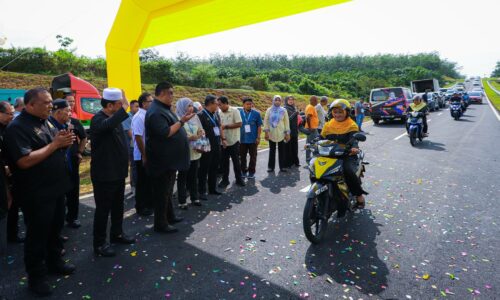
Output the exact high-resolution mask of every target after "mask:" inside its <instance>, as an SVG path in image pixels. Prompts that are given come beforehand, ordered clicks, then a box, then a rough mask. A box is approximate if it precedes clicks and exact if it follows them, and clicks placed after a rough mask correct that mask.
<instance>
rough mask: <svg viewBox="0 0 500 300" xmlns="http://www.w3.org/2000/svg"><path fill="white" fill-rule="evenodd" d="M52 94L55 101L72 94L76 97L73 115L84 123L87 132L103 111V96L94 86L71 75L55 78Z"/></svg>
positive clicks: (51, 88)
mask: <svg viewBox="0 0 500 300" xmlns="http://www.w3.org/2000/svg"><path fill="white" fill-rule="evenodd" d="M50 92H51V94H52V98H53V99H57V98H62V97H63V96H64V94H68V93H72V94H73V95H74V96H75V109H74V111H73V114H74V115H75V117H76V118H77V119H79V120H80V122H82V124H83V126H84V127H85V129H86V130H88V129H89V126H90V119H92V117H93V116H94V114H96V113H97V112H98V111H99V110H100V109H101V95H100V94H99V91H98V90H97V89H96V88H95V87H94V86H93V85H92V84H90V83H89V82H87V81H85V80H83V79H81V78H78V77H76V76H74V75H73V74H71V73H66V74H63V75H59V76H56V77H54V79H53V80H52V84H51V87H50Z"/></svg>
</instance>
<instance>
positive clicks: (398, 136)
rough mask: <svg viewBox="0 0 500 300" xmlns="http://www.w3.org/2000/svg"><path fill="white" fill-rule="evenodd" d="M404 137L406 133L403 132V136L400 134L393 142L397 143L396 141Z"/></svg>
mask: <svg viewBox="0 0 500 300" xmlns="http://www.w3.org/2000/svg"><path fill="white" fill-rule="evenodd" d="M405 135H406V132H405V133H403V134H402V135H400V136H397V137H395V138H394V140H395V141H397V140H399V139H400V138H402V137H404V136H405Z"/></svg>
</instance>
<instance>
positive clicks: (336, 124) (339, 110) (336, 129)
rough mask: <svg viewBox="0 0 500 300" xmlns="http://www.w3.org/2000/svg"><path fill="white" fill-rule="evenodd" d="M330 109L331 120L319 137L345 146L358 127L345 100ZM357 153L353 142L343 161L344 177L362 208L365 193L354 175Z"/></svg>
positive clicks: (357, 149)
mask: <svg viewBox="0 0 500 300" xmlns="http://www.w3.org/2000/svg"><path fill="white" fill-rule="evenodd" d="M330 109H331V111H332V119H331V120H330V121H328V123H326V124H325V126H324V127H323V130H322V131H321V136H322V137H323V138H326V139H328V140H332V141H335V142H336V143H338V144H347V142H348V141H349V140H351V139H352V137H353V135H354V134H355V133H356V132H359V128H358V125H356V122H354V121H353V120H352V119H351V118H350V117H349V112H350V111H351V104H350V103H349V101H347V100H344V99H338V100H335V101H334V102H333V103H332V104H331V106H330ZM358 153H359V147H358V142H357V141H355V142H354V143H353V144H352V148H351V153H350V154H349V156H348V157H346V158H345V159H344V165H343V167H344V177H345V181H346V184H347V186H348V187H349V190H350V192H351V194H353V195H354V196H355V197H356V201H357V207H358V208H364V207H365V197H364V196H363V194H367V193H366V192H365V191H364V190H363V188H362V187H361V181H360V180H359V178H358V176H357V175H356V168H357V166H358V157H357V154H358Z"/></svg>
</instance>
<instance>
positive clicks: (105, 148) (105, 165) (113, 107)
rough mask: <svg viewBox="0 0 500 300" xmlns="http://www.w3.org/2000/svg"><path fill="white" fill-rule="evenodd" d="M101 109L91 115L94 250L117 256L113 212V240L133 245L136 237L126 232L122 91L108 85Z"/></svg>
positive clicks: (124, 104)
mask: <svg viewBox="0 0 500 300" xmlns="http://www.w3.org/2000/svg"><path fill="white" fill-rule="evenodd" d="M102 96H103V98H102V100H101V105H102V110H100V111H99V112H98V113H97V114H95V115H94V117H92V121H91V123H90V135H91V138H90V142H91V147H92V152H91V157H92V160H91V162H90V177H91V179H92V185H93V187H94V200H95V205H96V209H95V214H94V253H95V254H96V255H101V256H104V257H111V256H115V255H116V253H115V251H114V250H113V249H112V248H111V247H110V245H109V244H107V243H106V231H107V225H108V217H109V215H110V214H111V230H110V241H111V243H120V244H133V243H135V239H133V238H132V237H129V236H127V235H125V234H124V233H123V227H122V225H123V201H124V200H125V199H124V193H125V178H126V177H127V175H128V147H129V145H128V144H127V139H126V137H125V133H124V132H123V127H122V122H123V121H124V120H125V119H126V118H128V114H127V112H126V109H127V108H128V101H127V98H126V97H125V94H124V93H123V91H121V90H119V89H116V88H106V89H104V91H103V93H102Z"/></svg>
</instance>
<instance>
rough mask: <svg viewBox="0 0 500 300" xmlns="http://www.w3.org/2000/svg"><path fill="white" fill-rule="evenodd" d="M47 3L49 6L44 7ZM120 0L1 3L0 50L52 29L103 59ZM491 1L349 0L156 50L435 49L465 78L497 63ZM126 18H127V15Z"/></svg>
mask: <svg viewBox="0 0 500 300" xmlns="http://www.w3.org/2000/svg"><path fill="white" fill-rule="evenodd" d="M49 3H50V5H49ZM119 3H120V1H119V0H106V1H102V0H87V1H75V0H72V1H67V0H51V1H50V2H47V1H37V0H17V1H11V0H0V7H1V8H2V14H1V18H0V37H2V36H4V37H7V39H8V40H7V43H6V45H4V47H11V46H45V47H47V48H48V49H57V47H58V45H57V42H56V39H55V36H56V35H57V34H62V35H64V36H69V37H72V38H74V39H75V46H76V47H77V53H78V54H83V55H88V56H99V55H100V56H104V55H105V48H104V44H105V41H106V37H107V34H108V33H109V29H110V28H111V25H112V23H113V19H114V16H115V14H116V11H117V9H118V6H119ZM499 11H500V1H498V0H475V1H465V0H354V1H352V2H350V3H346V4H342V5H338V6H333V7H329V8H324V9H320V10H316V11H312V12H308V13H304V14H300V15H296V16H291V17H287V18H282V19H277V20H273V21H270V22H265V23H261V24H256V25H251V26H246V27H243V28H238V29H234V30H230V31H226V32H221V33H217V34H213V35H209V36H205V37H200V38H195V39H191V40H186V41H180V42H176V43H172V44H168V45H162V46H158V47H156V49H157V50H159V51H160V53H161V54H162V55H164V56H167V57H175V56H176V55H177V54H178V53H179V52H183V53H186V54H188V55H190V56H196V57H207V56H209V55H210V54H213V53H219V54H228V53H238V54H244V55H258V54H268V53H269V54H287V55H295V54H298V55H336V54H348V55H357V54H366V55H372V54H377V53H410V54H411V53H418V52H431V51H437V52H439V53H440V54H441V56H442V57H444V58H446V59H448V60H450V61H455V62H457V63H458V64H459V65H460V66H461V67H462V69H461V72H462V73H463V74H466V75H479V76H483V75H484V74H490V73H491V71H492V70H493V68H494V66H495V64H496V61H499V60H500V38H499V35H498V21H497V20H498V16H497V14H498V12H499ZM131 21H132V22H133V20H131Z"/></svg>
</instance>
